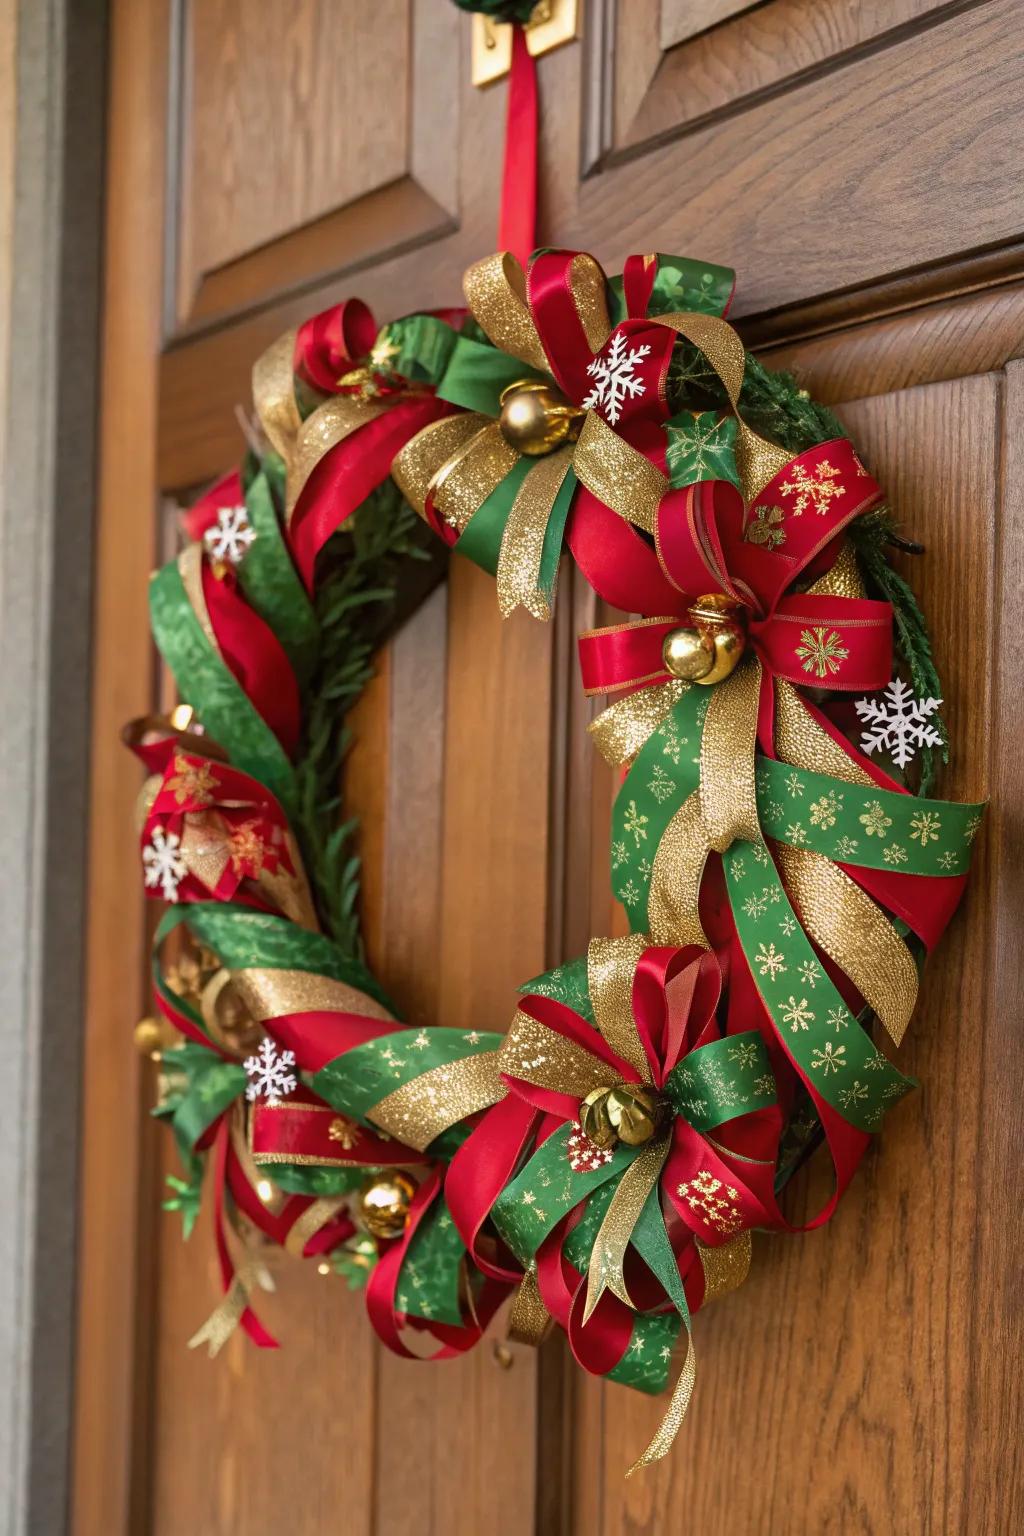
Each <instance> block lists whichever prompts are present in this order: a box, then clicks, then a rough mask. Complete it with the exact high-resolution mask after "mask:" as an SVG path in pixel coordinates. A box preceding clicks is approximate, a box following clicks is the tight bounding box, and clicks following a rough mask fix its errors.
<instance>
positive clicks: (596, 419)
mask: <svg viewBox="0 0 1024 1536" xmlns="http://www.w3.org/2000/svg"><path fill="white" fill-rule="evenodd" d="M572 467H573V469H574V471H575V473H576V478H577V479H578V480H579V482H580V484H581V485H585V486H586V487H587V490H588V491H592V492H593V494H594V495H595V496H596V497H597V499H598V501H602V502H604V504H605V506H606V507H611V509H612V511H613V512H617V513H618V514H619V516H620V517H624V518H625V519H626V520H627V521H628V522H630V523H634V524H635V525H636V527H637V528H642V529H643V530H644V532H645V533H653V532H654V530H655V526H656V524H657V516H658V503H659V502H660V501H661V498H662V497H663V496H664V494H665V492H666V491H667V490H668V486H669V482H668V479H667V478H666V476H665V475H663V474H662V472H661V470H660V469H658V468H657V466H656V465H654V464H652V463H651V461H650V459H648V458H645V456H644V455H643V454H642V453H641V452H640V450H639V448H634V447H633V445H632V443H627V442H626V440H625V438H624V437H620V436H619V434H618V433H617V432H615V431H614V430H613V429H612V428H611V427H610V426H609V425H608V423H607V422H606V421H605V419H604V417H603V416H600V415H599V414H598V413H597V411H588V412H587V414H586V416H585V417H584V419H583V428H582V430H581V432H580V436H579V442H578V443H577V444H576V450H575V453H574V454H573V461H572Z"/></svg>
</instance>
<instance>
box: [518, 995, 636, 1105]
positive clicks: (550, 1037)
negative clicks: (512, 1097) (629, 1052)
mask: <svg viewBox="0 0 1024 1536" xmlns="http://www.w3.org/2000/svg"><path fill="white" fill-rule="evenodd" d="M497 1055H498V1062H499V1067H500V1070H501V1071H502V1072H506V1073H507V1074H508V1075H509V1077H518V1078H519V1079H520V1080H521V1081H522V1082H524V1083H533V1084H534V1085H535V1086H536V1087H537V1088H552V1089H554V1091H555V1092H556V1093H565V1094H568V1095H569V1096H570V1097H571V1098H574V1099H585V1098H586V1096H587V1094H588V1093H590V1091H591V1090H592V1089H593V1088H614V1087H615V1085H616V1083H618V1082H619V1080H620V1079H619V1074H618V1073H617V1072H616V1071H615V1068H614V1067H612V1066H609V1065H608V1063H607V1062H604V1061H602V1060H601V1059H600V1058H599V1057H597V1056H593V1055H591V1053H590V1052H589V1051H587V1050H584V1048H583V1046H582V1045H576V1044H575V1043H574V1042H573V1041H572V1040H566V1039H565V1037H564V1036H562V1035H559V1034H556V1033H555V1031H554V1030H553V1029H549V1028H548V1026H547V1025H546V1024H540V1023H538V1021H537V1020H536V1019H531V1017H530V1015H529V1014H528V1013H523V1012H522V1010H521V1009H517V1010H516V1014H515V1017H514V1018H513V1020H512V1023H511V1024H510V1025H509V1031H508V1034H507V1035H506V1036H505V1038H504V1040H503V1041H502V1043H501V1045H500V1047H499V1049H498V1052H497Z"/></svg>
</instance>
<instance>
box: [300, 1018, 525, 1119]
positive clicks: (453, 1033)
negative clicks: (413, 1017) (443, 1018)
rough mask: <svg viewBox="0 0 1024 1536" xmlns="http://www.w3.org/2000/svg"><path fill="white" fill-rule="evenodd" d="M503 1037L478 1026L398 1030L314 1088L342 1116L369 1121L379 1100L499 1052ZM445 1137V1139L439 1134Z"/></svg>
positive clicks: (324, 1072)
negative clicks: (429, 1074) (432, 1075)
mask: <svg viewBox="0 0 1024 1536" xmlns="http://www.w3.org/2000/svg"><path fill="white" fill-rule="evenodd" d="M503 1038H504V1036H503V1035H499V1034H494V1033H491V1032H490V1031H486V1032H481V1031H478V1030H469V1031H466V1030H461V1029H445V1028H442V1027H439V1026H433V1027H431V1028H430V1029H421V1030H418V1031H417V1030H412V1029H403V1030H396V1031H395V1032H394V1033H389V1034H386V1035H377V1036H376V1037H375V1038H374V1039H372V1040H364V1041H363V1043H362V1044H361V1045H356V1046H353V1047H352V1049H351V1050H350V1051H345V1052H344V1054H343V1055H341V1056H337V1057H335V1059H334V1060H333V1061H329V1062H328V1063H327V1065H326V1066H324V1067H321V1068H320V1070H319V1072H317V1073H316V1075H315V1076H314V1077H313V1080H312V1084H311V1086H312V1089H313V1092H314V1093H316V1094H318V1095H319V1097H320V1098H322V1099H325V1100H326V1101H327V1103H328V1104H330V1105H331V1106H332V1107H333V1108H334V1109H336V1110H338V1111H339V1112H340V1113H341V1114H345V1115H348V1116H349V1117H350V1118H351V1119H353V1120H359V1121H361V1122H362V1123H363V1124H367V1123H368V1121H367V1113H368V1111H369V1110H371V1109H372V1108H373V1106H374V1105H375V1104H379V1103H380V1101H381V1099H383V1098H386V1097H387V1095H388V1094H390V1093H394V1092H395V1091H396V1089H398V1088H404V1087H405V1085H406V1083H409V1082H412V1080H413V1079H414V1078H417V1077H422V1076H423V1074H424V1073H425V1072H431V1071H433V1069H434V1068H435V1067H444V1066H448V1065H450V1064H451V1063H452V1062H454V1061H463V1060H465V1059H466V1058H467V1057H470V1056H479V1055H481V1054H482V1053H483V1052H485V1051H495V1050H497V1049H498V1046H499V1045H500V1044H501V1042H502V1040H503ZM438 1139H440V1138H438Z"/></svg>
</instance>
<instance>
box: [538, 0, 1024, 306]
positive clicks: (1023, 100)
mask: <svg viewBox="0 0 1024 1536" xmlns="http://www.w3.org/2000/svg"><path fill="white" fill-rule="evenodd" d="M773 9H774V6H771V7H768V8H767V10H766V13H765V14H769V15H770V14H771V11H772V10H773ZM752 14H753V15H757V14H759V13H758V12H754V13H752ZM925 36H926V44H927V45H926V46H925V45H924V44H923V42H922V41H921V39H918V38H916V37H913V36H911V37H910V38H907V39H905V40H903V41H901V42H896V43H893V44H892V46H889V47H886V48H882V49H880V50H878V51H877V52H873V53H870V54H868V55H866V56H865V57H861V58H857V59H855V60H853V61H852V62H850V63H847V64H845V65H844V67H843V68H842V69H840V70H835V71H832V72H831V73H829V74H827V75H823V76H821V77H820V78H817V77H812V78H810V79H808V80H806V81H804V82H803V83H798V84H796V85H794V87H793V88H792V89H790V90H787V91H786V92H785V93H783V94H782V95H780V96H778V97H777V98H776V99H774V100H772V101H770V102H763V103H759V104H754V105H751V106H750V107H749V109H748V110H746V111H745V112H744V113H743V114H742V116H741V117H738V118H736V119H733V120H730V121H729V122H722V123H719V124H713V125H711V126H708V127H705V128H701V129H697V130H695V131H693V132H692V133H689V134H687V135H685V136H684V137H683V138H680V139H677V140H675V141H674V142H671V143H662V144H659V145H656V146H654V147H652V148H650V149H649V150H648V151H647V152H646V153H643V154H641V155H639V156H638V157H636V158H634V159H632V160H630V162H629V163H628V164H624V165H616V166H613V167H610V168H609V169H608V170H606V171H603V172H602V173H601V174H598V175H592V176H590V177H588V178H587V179H586V180H585V181H584V182H583V183H582V184H581V185H580V189H579V196H578V199H577V202H576V206H575V211H574V212H573V211H571V210H569V209H566V210H565V211H563V213H562V215H561V216H560V217H559V218H558V220H557V223H556V226H555V228H554V229H552V230H549V237H550V238H552V239H555V240H557V241H558V242H559V243H561V244H566V245H569V246H574V247H582V248H585V249H591V250H597V251H598V252H599V253H600V254H601V256H602V259H603V260H604V261H605V264H606V266H607V268H608V270H609V271H615V270H616V269H617V265H618V262H619V261H620V260H621V259H622V258H623V257H624V256H626V255H627V254H628V253H629V252H630V251H636V250H641V251H642V250H648V249H650V247H651V243H652V239H656V241H657V245H658V247H659V248H660V249H661V250H667V251H686V252H691V253H693V252H699V253H700V254H701V255H703V256H706V257H707V258H708V259H711V260H715V261H721V262H724V263H726V264H727V265H729V266H734V267H735V268H736V269H737V271H738V272H739V273H740V286H739V291H738V296H737V310H736V312H737V313H738V314H754V313H760V312H762V311H764V310H768V309H773V308H775V307H778V306H781V305H783V304H793V303H796V302H799V301H801V300H805V299H807V298H810V297H811V296H813V295H818V294H823V293H830V292H835V291H836V290H837V289H842V288H847V287H851V286H853V285H855V284H859V283H867V282H870V281H873V280H877V279H878V278H879V277H881V276H882V275H883V274H891V273H894V272H899V271H902V270H904V269H906V268H910V267H917V266H920V265H922V264H925V263H928V262H937V261H941V260H948V259H949V258H950V257H951V256H953V255H956V254H959V253H962V252H965V251H970V250H975V249H978V248H979V247H982V246H985V245H996V244H998V243H1000V242H1003V241H1010V240H1015V239H1016V238H1017V237H1018V236H1019V235H1020V233H1021V230H1022V227H1024V196H1022V194H1021V189H1020V185H1019V182H1018V181H1017V180H1016V178H1014V177H1013V176H1010V175H1008V174H1006V168H1008V167H1009V166H1010V165H1011V164H1012V163H1013V161H1014V156H1015V154H1016V147H1015V146H1016V126H1015V125H1016V120H1017V116H1018V114H1019V112H1020V110H1021V106H1022V104H1024V54H1022V52H1021V49H1020V46H1019V44H1020V40H1021V12H1020V8H1019V6H1018V5H1017V3H1016V0H989V3H988V4H983V5H980V6H977V7H975V8H971V9H968V10H964V11H958V12H956V13H955V14H952V15H949V16H948V17H947V18H946V19H945V20H943V21H942V22H941V23H939V24H936V25H935V26H933V27H931V28H930V29H929V30H928V31H927V33H926V35H925ZM966 58H969V59H970V60H971V68H970V70H969V71H967V70H965V69H964V60H965V59H966ZM893 209H898V210H899V217H898V218H894V217H893V216H892V210H893Z"/></svg>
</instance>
